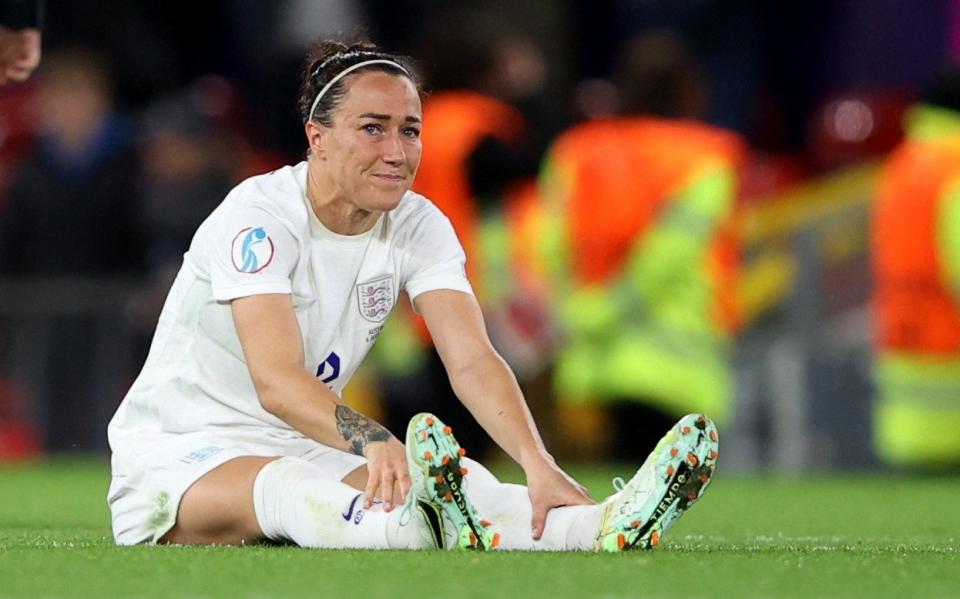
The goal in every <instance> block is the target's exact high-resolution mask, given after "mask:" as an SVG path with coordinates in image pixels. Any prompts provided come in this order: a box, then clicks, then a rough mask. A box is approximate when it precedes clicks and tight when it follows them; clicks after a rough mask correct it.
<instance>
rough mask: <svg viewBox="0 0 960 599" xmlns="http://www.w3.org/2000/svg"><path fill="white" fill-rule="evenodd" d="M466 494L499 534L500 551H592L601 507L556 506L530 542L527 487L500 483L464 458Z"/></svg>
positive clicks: (530, 519) (530, 526)
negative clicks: (466, 472) (539, 533)
mask: <svg viewBox="0 0 960 599" xmlns="http://www.w3.org/2000/svg"><path fill="white" fill-rule="evenodd" d="M464 466H465V467H466V468H467V469H468V471H469V474H467V486H466V490H467V495H468V497H470V501H472V502H473V505H474V506H475V507H476V508H477V511H478V512H480V516H481V517H483V518H485V519H487V520H489V521H490V522H492V523H493V529H494V530H495V531H496V532H499V533H500V545H499V548H500V549H518V550H528V551H530V550H533V551H591V550H592V549H593V543H594V541H595V540H596V538H597V533H598V532H599V530H600V519H601V518H602V517H603V505H602V504H598V505H572V506H568V507H558V508H554V509H552V510H550V511H549V512H548V513H547V521H546V524H545V526H544V529H543V535H542V536H541V537H540V540H539V541H534V540H533V529H532V527H533V508H532V506H531V505H530V496H529V495H528V493H527V488H526V487H524V486H522V485H512V484H508V483H501V482H500V481H499V480H497V478H496V477H495V476H494V475H493V474H491V473H490V471H489V470H487V469H486V468H484V467H483V466H482V465H481V464H480V463H479V462H475V461H473V460H469V459H464Z"/></svg>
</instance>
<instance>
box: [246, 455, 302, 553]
mask: <svg viewBox="0 0 960 599" xmlns="http://www.w3.org/2000/svg"><path fill="white" fill-rule="evenodd" d="M292 459H293V458H289V457H285V458H280V459H279V460H274V461H272V462H268V463H267V464H266V465H265V466H264V467H263V468H261V469H260V472H258V473H257V477H256V478H255V479H254V480H253V512H254V514H255V515H256V517H257V524H258V525H260V531H261V532H263V536H265V537H266V538H268V539H270V540H271V541H284V540H286V537H285V536H284V533H283V527H282V526H281V510H282V507H281V505H280V502H281V501H282V499H283V496H284V491H283V484H282V482H281V479H282V478H283V471H284V470H285V469H286V468H285V467H284V466H285V463H284V462H289V461H290V460H292Z"/></svg>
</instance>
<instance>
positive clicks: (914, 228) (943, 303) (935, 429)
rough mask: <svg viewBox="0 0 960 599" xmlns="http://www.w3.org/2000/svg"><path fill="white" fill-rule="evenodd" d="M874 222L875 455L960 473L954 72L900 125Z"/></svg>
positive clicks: (959, 85) (959, 102) (958, 78)
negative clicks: (898, 142)
mask: <svg viewBox="0 0 960 599" xmlns="http://www.w3.org/2000/svg"><path fill="white" fill-rule="evenodd" d="M905 125H906V140H905V141H904V142H903V143H902V144H901V145H900V146H899V147H898V148H897V149H896V150H894V152H893V153H892V154H891V156H890V157H889V158H888V159H887V161H886V164H885V165H884V167H883V171H882V174H881V177H880V181H879V187H878V195H877V203H876V207H875V209H874V210H875V212H874V217H873V231H872V255H873V272H874V280H875V284H874V290H875V291H874V294H875V295H874V301H875V308H876V309H875V315H876V316H875V338H874V342H875V347H876V357H875V362H874V373H873V375H874V382H875V385H876V393H877V397H876V402H875V404H874V419H875V421H874V446H875V449H876V453H877V455H878V456H880V458H881V459H883V460H884V461H885V462H886V463H888V464H892V465H895V466H901V467H956V466H958V465H960V435H958V434H957V430H958V428H960V68H958V67H957V66H953V67H950V68H948V69H946V70H944V71H943V72H942V73H941V74H940V75H939V77H938V78H937V79H936V80H935V81H934V82H933V83H932V85H930V87H929V88H928V89H927V91H926V92H925V93H924V94H923V95H922V97H921V99H920V102H919V103H918V104H916V105H915V106H913V107H912V108H911V109H910V110H909V111H908V112H907V116H906V123H905Z"/></svg>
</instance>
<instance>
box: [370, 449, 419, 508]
mask: <svg viewBox="0 0 960 599" xmlns="http://www.w3.org/2000/svg"><path fill="white" fill-rule="evenodd" d="M363 455H364V457H366V458H367V470H368V472H369V475H368V477H367V486H366V489H365V490H364V506H365V507H366V508H367V509H369V508H370V507H371V506H372V505H373V501H374V499H381V500H383V509H384V510H385V511H387V512H389V511H390V510H392V509H393V507H394V499H395V497H399V500H400V501H404V500H406V498H407V493H409V492H410V486H411V483H410V471H409V470H408V468H407V452H406V450H405V449H404V447H403V443H401V442H400V441H398V440H397V438H396V437H393V436H391V437H390V438H389V439H387V440H385V441H371V442H369V443H367V445H366V447H365V448H364V451H363Z"/></svg>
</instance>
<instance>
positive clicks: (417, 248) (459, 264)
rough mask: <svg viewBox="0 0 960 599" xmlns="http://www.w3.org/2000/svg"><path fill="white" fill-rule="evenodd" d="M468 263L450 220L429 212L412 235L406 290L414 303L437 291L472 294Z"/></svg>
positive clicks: (405, 274) (405, 282)
mask: <svg viewBox="0 0 960 599" xmlns="http://www.w3.org/2000/svg"><path fill="white" fill-rule="evenodd" d="M466 262H467V257H466V254H464V251H463V247H462V246H461V245H460V240H459V239H457V234H456V233H455V232H454V230H453V225H451V224H450V220H449V219H448V218H447V217H446V216H444V215H443V213H441V212H440V211H439V210H437V209H435V208H434V209H428V210H426V211H425V214H424V217H423V218H421V219H420V220H419V221H418V222H417V223H416V225H415V226H414V229H413V231H412V232H411V235H410V244H409V250H408V256H407V260H406V263H405V266H404V272H403V288H404V289H405V290H406V292H407V295H408V296H409V297H410V300H411V301H413V299H414V298H416V297H417V296H418V295H420V294H421V293H424V292H427V291H434V290H437V289H452V290H454V291H463V292H464V293H469V294H470V295H473V288H472V287H471V286H470V281H469V280H468V279H467V273H466V269H465V266H466Z"/></svg>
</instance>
